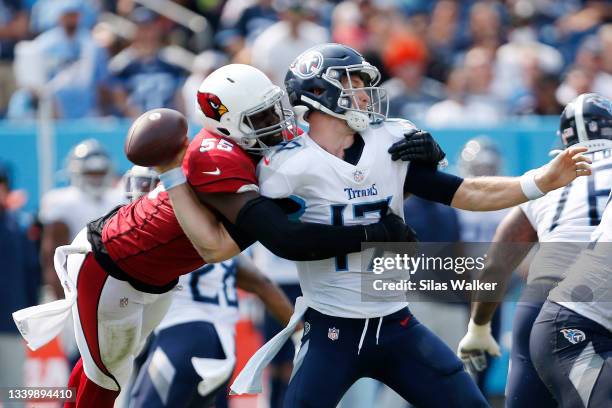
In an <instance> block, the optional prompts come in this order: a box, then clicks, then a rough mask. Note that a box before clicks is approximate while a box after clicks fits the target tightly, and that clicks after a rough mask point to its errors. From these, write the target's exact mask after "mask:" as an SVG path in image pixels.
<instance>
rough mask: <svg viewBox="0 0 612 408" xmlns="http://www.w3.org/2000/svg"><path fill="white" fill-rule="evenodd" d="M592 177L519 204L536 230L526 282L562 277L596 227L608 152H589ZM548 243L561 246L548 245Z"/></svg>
mask: <svg viewBox="0 0 612 408" xmlns="http://www.w3.org/2000/svg"><path fill="white" fill-rule="evenodd" d="M589 156H590V157H591V158H592V159H593V174H592V175H591V176H589V177H579V178H577V179H576V180H574V181H573V182H572V183H570V184H569V185H567V186H566V187H563V188H560V189H557V190H554V191H552V192H550V193H548V194H547V195H546V196H544V197H542V198H540V199H538V200H534V201H528V202H527V203H525V204H522V205H521V209H522V210H523V212H524V213H525V216H526V217H527V219H528V220H529V222H530V223H531V225H532V226H533V228H534V229H535V230H536V231H537V234H538V240H539V242H542V243H546V244H544V245H541V247H540V250H539V251H538V253H537V255H536V256H535V258H534V260H533V262H532V263H531V266H530V269H529V276H528V281H529V283H532V282H534V281H537V280H540V279H544V280H551V279H552V280H554V281H559V280H561V279H562V278H563V276H564V274H565V271H567V265H570V264H572V263H573V262H574V261H575V259H576V257H577V255H578V253H579V252H580V251H581V250H582V249H584V248H585V246H586V243H588V242H589V241H590V239H591V234H592V233H593V231H594V230H595V228H596V227H597V226H598V225H599V223H600V220H601V217H602V214H603V211H604V208H605V206H606V202H607V199H608V195H609V194H610V188H611V187H612V150H610V149H606V150H600V151H597V152H594V153H590V154H589ZM552 242H555V243H558V242H563V244H550V243H552Z"/></svg>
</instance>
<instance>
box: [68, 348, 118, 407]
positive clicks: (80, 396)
mask: <svg viewBox="0 0 612 408" xmlns="http://www.w3.org/2000/svg"><path fill="white" fill-rule="evenodd" d="M68 387H69V388H75V389H76V401H75V402H66V403H65V404H64V408H80V407H91V406H92V401H95V406H96V407H100V408H107V407H108V408H113V406H114V405H115V399H116V398H117V397H118V396H119V391H113V390H107V389H106V388H102V387H100V386H99V385H98V384H96V383H95V382H93V381H91V380H90V379H89V378H87V376H86V375H85V371H83V359H79V361H78V362H77V363H76V365H75V366H74V368H73V369H72V373H71V374H70V380H68Z"/></svg>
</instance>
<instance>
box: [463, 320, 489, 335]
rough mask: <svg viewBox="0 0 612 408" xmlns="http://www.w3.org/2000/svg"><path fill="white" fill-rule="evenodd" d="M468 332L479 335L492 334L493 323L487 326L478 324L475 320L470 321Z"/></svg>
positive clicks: (486, 324)
mask: <svg viewBox="0 0 612 408" xmlns="http://www.w3.org/2000/svg"><path fill="white" fill-rule="evenodd" d="M468 332H469V333H474V334H477V335H483V334H487V333H491V322H488V323H485V324H476V323H475V322H474V320H472V319H470V322H469V323H468Z"/></svg>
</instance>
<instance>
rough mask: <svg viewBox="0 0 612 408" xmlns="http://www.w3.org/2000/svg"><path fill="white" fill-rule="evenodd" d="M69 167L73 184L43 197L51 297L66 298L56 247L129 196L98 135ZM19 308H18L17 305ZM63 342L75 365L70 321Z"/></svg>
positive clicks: (75, 151)
mask: <svg viewBox="0 0 612 408" xmlns="http://www.w3.org/2000/svg"><path fill="white" fill-rule="evenodd" d="M65 171H66V173H67V174H68V177H69V180H70V185H69V186H68V187H62V188H57V189H53V190H50V191H49V192H47V193H46V194H45V195H44V196H43V197H42V200H41V206H40V212H39V217H40V222H41V223H42V225H43V229H42V239H41V263H42V268H43V283H44V284H45V285H46V286H47V288H49V289H50V291H46V292H45V295H46V296H50V298H49V297H47V298H46V299H47V300H50V299H51V300H52V299H62V298H63V297H64V289H63V288H62V284H61V282H60V280H59V279H58V277H57V273H56V271H55V266H54V264H53V256H54V253H55V249H56V248H58V247H60V246H62V245H67V244H69V243H70V242H72V240H73V239H74V238H75V237H76V235H77V234H78V232H79V231H80V230H81V229H83V228H84V227H85V226H86V225H87V223H88V222H90V221H92V220H94V219H96V218H98V217H100V216H101V215H103V214H105V213H106V212H108V211H109V210H111V209H112V208H114V207H116V206H118V205H120V204H122V203H123V202H124V201H125V200H124V198H123V196H122V194H121V191H120V190H118V189H115V188H114V187H113V182H114V177H115V174H114V171H113V165H112V162H111V158H110V156H109V155H108V153H107V152H106V150H105V149H104V148H103V147H102V145H101V144H100V142H98V141H97V140H95V139H87V140H84V141H82V142H80V143H78V144H77V145H76V146H74V147H73V148H72V150H71V151H70V153H69V154H68V157H67V158H66V165H65ZM16 310H17V309H16ZM61 344H62V348H63V351H64V353H65V355H66V357H67V358H68V360H69V364H70V366H72V365H73V364H74V363H75V362H76V360H77V359H78V350H77V346H76V343H75V340H74V333H73V330H72V325H66V328H65V330H64V332H63V333H62V336H61Z"/></svg>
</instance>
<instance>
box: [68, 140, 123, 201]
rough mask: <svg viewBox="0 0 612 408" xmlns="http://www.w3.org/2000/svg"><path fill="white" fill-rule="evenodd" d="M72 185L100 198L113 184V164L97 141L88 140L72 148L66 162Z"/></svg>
mask: <svg viewBox="0 0 612 408" xmlns="http://www.w3.org/2000/svg"><path fill="white" fill-rule="evenodd" d="M66 169H67V170H68V173H69V175H70V184H72V185H73V186H76V187H77V188H79V189H80V190H82V191H83V192H85V193H86V194H89V195H92V196H94V197H95V198H100V197H102V195H103V194H104V192H105V191H106V190H108V189H109V188H110V187H111V186H112V184H113V178H114V172H113V163H112V161H111V158H110V156H109V154H108V152H107V151H106V150H105V149H104V147H102V145H101V144H100V142H98V141H97V140H96V139H87V140H84V141H82V142H80V143H79V144H77V145H76V146H74V147H73V148H72V150H71V151H70V153H69V154H68V158H67V160H66Z"/></svg>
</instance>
